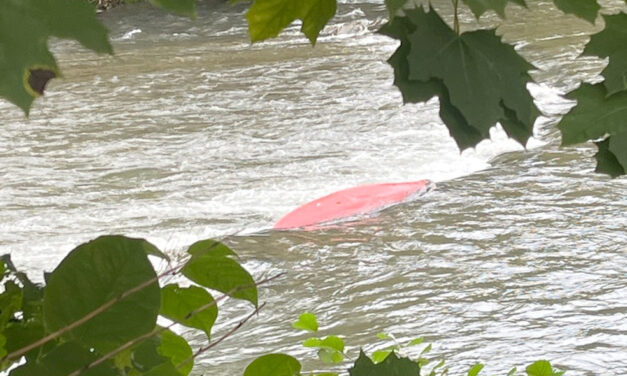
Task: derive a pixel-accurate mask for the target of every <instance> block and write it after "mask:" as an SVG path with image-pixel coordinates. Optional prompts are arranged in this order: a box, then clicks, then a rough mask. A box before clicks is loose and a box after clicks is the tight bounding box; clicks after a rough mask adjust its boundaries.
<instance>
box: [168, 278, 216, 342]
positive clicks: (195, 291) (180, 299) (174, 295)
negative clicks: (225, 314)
mask: <svg viewBox="0 0 627 376" xmlns="http://www.w3.org/2000/svg"><path fill="white" fill-rule="evenodd" d="M201 308H203V309H202V310H199V309H201ZM159 313H160V314H161V315H162V316H164V317H167V318H169V319H170V320H173V321H176V322H178V323H180V324H182V325H185V326H189V327H191V328H196V329H200V330H202V331H204V332H205V334H206V335H207V338H210V337H211V328H212V327H213V324H214V323H215V322H216V318H217V317H218V307H217V305H216V304H215V300H214V299H213V297H212V296H211V294H209V293H208V292H207V291H206V290H205V289H203V288H201V287H198V286H190V287H179V286H178V285H177V284H169V285H167V286H164V287H163V288H162V289H161V311H160V312H159ZM192 313H194V314H193V315H192Z"/></svg>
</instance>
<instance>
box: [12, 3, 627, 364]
mask: <svg viewBox="0 0 627 376" xmlns="http://www.w3.org/2000/svg"><path fill="white" fill-rule="evenodd" d="M605 3H606V4H613V5H614V6H615V7H616V8H615V9H618V8H619V7H620V6H623V7H624V3H623V2H622V1H609V2H605ZM435 4H436V6H437V8H438V9H440V10H441V11H442V13H443V14H450V7H449V5H448V4H449V2H448V1H437V2H435ZM508 10H509V12H508V16H509V17H508V19H507V21H506V22H505V23H504V24H503V26H502V27H501V28H500V29H499V33H500V34H502V35H503V36H504V38H505V39H506V40H508V41H510V42H515V43H516V44H517V49H518V51H519V52H520V53H521V54H522V55H524V56H525V57H526V58H527V59H528V60H530V61H531V62H532V63H533V64H535V66H536V67H538V69H539V70H538V71H535V72H533V77H534V78H535V79H536V84H532V85H530V90H531V92H532V94H533V95H534V98H535V100H536V102H537V104H538V106H539V107H540V108H541V109H542V111H543V112H544V114H545V116H543V117H541V118H540V119H539V120H538V122H537V124H536V135H535V137H534V138H533V139H532V140H531V141H530V143H529V144H528V145H527V146H528V148H527V149H526V150H525V149H523V148H522V147H520V145H517V144H516V143H515V142H513V141H510V140H507V139H506V137H505V136H504V133H503V132H502V131H499V130H495V132H494V134H493V140H492V141H484V142H482V143H481V144H480V145H479V146H478V147H477V148H476V149H474V150H467V151H465V152H463V153H460V152H459V150H458V149H457V148H456V145H455V143H454V142H453V140H452V139H451V138H450V137H449V136H448V132H447V130H446V128H445V127H444V126H443V124H442V123H441V121H440V120H439V118H438V103H437V100H432V101H430V102H428V103H425V104H419V105H407V106H403V105H402V101H401V97H400V94H399V93H398V91H397V90H396V89H395V88H394V87H393V86H392V70H391V68H390V67H389V66H388V65H387V63H386V62H385V60H386V59H387V57H388V56H389V55H390V54H391V53H392V52H393V51H394V49H395V48H396V43H395V42H394V41H393V40H390V39H388V38H386V37H384V36H379V35H376V34H375V33H374V31H375V30H376V29H377V28H378V27H379V26H380V25H381V24H382V23H383V22H384V21H385V17H386V12H385V8H384V7H383V5H381V4H379V3H378V2H364V1H359V0H355V1H345V2H343V3H342V4H340V6H339V9H338V15H337V17H336V18H335V19H334V20H333V21H332V23H331V24H330V25H329V26H328V27H327V28H326V29H325V30H324V31H323V33H322V36H321V38H320V40H319V42H318V44H317V45H316V47H315V48H312V47H311V46H310V45H308V44H307V41H306V40H305V39H304V38H303V37H301V36H299V35H298V28H297V27H292V28H290V29H289V30H288V31H287V32H286V33H284V34H283V35H282V36H281V37H280V38H278V39H275V40H272V41H269V42H267V43H260V44H255V45H251V44H250V43H249V41H248V39H247V35H246V24H245V22H244V18H243V14H244V7H243V6H236V7H229V6H227V5H226V4H224V3H223V2H214V1H208V2H201V3H200V5H199V17H198V19H197V20H195V21H191V20H187V19H182V18H178V17H175V16H172V15H166V14H164V13H162V12H160V11H158V10H155V9H152V8H150V7H149V6H147V5H145V4H139V5H133V6H125V7H120V8H118V9H115V10H113V11H110V12H107V13H106V14H104V15H103V16H102V17H103V20H104V22H105V23H106V24H107V25H108V27H109V28H110V30H111V38H112V41H113V44H114V47H115V51H116V54H115V56H114V57H109V56H97V55H94V54H93V53H91V52H89V51H86V50H84V49H82V48H80V46H78V45H77V44H76V43H73V42H67V41H54V42H53V43H52V46H53V49H54V51H55V52H56V53H57V56H58V58H59V63H60V65H61V68H62V70H63V73H64V76H65V78H64V79H61V80H55V81H53V82H52V83H51V85H50V86H49V90H48V93H47V94H46V96H45V97H44V98H42V99H40V100H38V101H37V102H36V104H35V106H34V108H33V110H32V112H31V116H30V118H29V119H28V120H26V119H25V118H24V117H23V114H22V113H21V112H20V111H19V110H17V109H16V108H14V107H12V106H10V105H9V104H7V103H6V102H2V103H0V110H1V111H2V113H3V124H2V127H3V128H2V132H1V134H0V177H1V179H0V208H2V210H1V211H0V233H1V234H2V236H1V237H0V253H11V254H12V257H13V259H14V261H15V263H16V264H17V266H18V267H20V268H24V269H26V270H27V271H28V272H29V274H30V275H31V276H32V277H33V278H34V279H35V280H39V281H40V280H41V279H42V278H41V272H42V271H44V270H48V271H50V270H52V269H53V268H54V266H55V265H56V264H57V263H58V262H59V261H60V260H61V259H62V258H63V257H64V255H65V254H67V252H69V251H70V250H71V249H72V248H73V247H74V246H76V245H78V244H79V243H81V242H84V241H87V240H89V239H92V238H94V237H96V236H97V235H100V234H110V233H123V234H126V235H129V236H141V237H146V238H147V239H148V240H150V241H152V242H153V243H155V244H156V245H158V246H159V247H160V248H161V249H164V250H166V251H167V252H168V253H170V254H171V255H174V256H176V255H180V254H181V253H182V252H183V251H184V249H185V246H186V245H189V244H190V243H192V242H193V241H195V240H199V239H202V238H207V237H214V238H222V237H226V236H228V235H230V234H235V235H231V236H228V237H227V238H226V239H225V242H227V243H228V244H229V245H231V246H232V247H233V248H234V249H235V250H236V251H237V252H238V253H239V255H240V256H241V257H242V260H243V262H244V264H245V266H246V267H247V268H248V269H249V270H250V271H251V272H252V273H253V274H254V276H255V277H256V278H258V279H261V278H264V277H268V276H271V275H274V274H276V273H281V272H284V273H286V274H285V276H284V277H282V278H281V279H279V280H278V281H276V282H274V283H273V284H272V285H271V286H268V287H264V288H262V290H261V299H260V300H261V301H264V302H267V306H266V307H264V309H263V310H262V311H261V312H260V314H259V315H258V316H257V317H255V318H254V319H252V320H251V322H250V323H248V324H247V326H246V327H244V328H243V329H241V330H240V331H238V332H237V333H236V334H235V335H233V336H232V337H229V338H228V339H227V340H225V341H224V342H223V343H221V344H220V346H218V347H216V348H215V349H212V351H211V352H209V353H207V354H205V355H203V356H202V357H201V358H200V359H198V361H197V363H198V365H197V366H196V368H195V371H194V374H195V375H209V374H210V375H216V376H222V375H224V376H226V375H229V376H230V375H238V374H242V371H243V369H244V368H245V366H246V365H247V364H248V363H249V362H250V361H251V360H252V359H253V358H254V357H256V356H259V355H261V354H264V353H268V352H271V351H281V352H287V353H290V354H292V355H296V356H298V357H301V358H304V359H309V360H306V361H305V362H304V364H305V366H306V367H307V369H309V370H322V369H324V367H323V366H321V365H320V364H319V363H317V362H314V361H313V358H314V356H315V354H314V353H313V352H309V351H306V350H303V349H302V347H301V346H300V344H299V343H300V342H301V341H302V340H303V339H304V338H306V335H305V334H302V333H299V332H296V331H294V330H293V329H291V327H290V323H291V322H292V321H294V320H296V318H297V317H298V315H299V314H300V313H302V312H304V311H312V312H315V313H316V314H317V315H318V317H319V321H320V322H321V324H322V327H321V328H322V330H321V335H326V334H338V335H340V336H342V337H343V338H345V339H346V341H347V344H348V352H349V354H350V355H351V356H352V357H353V358H355V357H356V355H357V353H358V349H359V347H360V346H365V349H366V350H368V351H371V350H372V349H373V348H374V347H373V344H374V343H376V342H377V339H376V334H377V333H378V332H381V331H385V332H390V333H393V334H394V335H395V336H397V337H398V338H399V339H401V340H405V339H410V338H414V337H417V336H425V337H426V339H427V341H428V342H433V343H434V345H433V350H432V352H431V354H432V355H433V357H442V356H443V357H446V359H447V364H448V365H449V367H450V369H451V374H462V372H464V370H467V369H468V368H469V367H470V366H471V365H472V364H474V362H475V361H482V362H485V363H486V364H487V365H486V369H485V371H484V372H486V371H487V372H486V374H488V373H499V374H503V373H506V372H507V370H509V369H510V368H511V367H513V366H518V367H519V369H521V366H523V365H526V364H528V363H529V362H531V361H532V360H536V359H541V358H544V359H549V360H551V361H552V362H553V363H554V364H555V365H556V366H558V367H560V368H564V369H567V370H568V373H567V375H572V376H575V375H625V374H627V278H626V275H627V232H626V228H627V214H626V211H627V210H626V209H627V185H626V180H625V178H624V177H623V178H620V179H614V180H612V179H609V178H608V177H606V176H603V175H598V174H594V173H593V172H592V171H593V169H594V161H593V158H592V155H593V154H594V153H595V149H594V148H593V147H591V146H589V145H582V146H579V147H571V148H560V147H559V142H560V140H559V132H557V130H556V127H555V125H556V123H557V121H558V119H559V115H560V114H563V113H565V112H566V111H568V109H569V108H570V106H572V103H571V102H568V101H565V100H564V99H562V98H561V97H560V96H559V94H560V93H565V92H566V91H568V90H571V89H573V88H574V87H576V85H577V84H578V83H579V82H580V81H581V80H588V81H590V80H593V81H594V80H598V79H599V76H598V74H599V72H600V71H601V70H602V69H603V62H602V61H600V60H598V59H594V58H583V59H578V60H575V58H576V57H577V55H578V54H579V53H580V52H581V50H582V48H583V45H584V44H585V42H586V40H587V35H588V34H589V33H591V32H593V31H594V30H598V28H599V24H601V21H599V22H597V26H596V27H593V26H591V25H590V24H587V23H586V22H583V21H580V20H577V19H575V18H574V17H563V16H561V15H560V14H559V13H558V12H556V11H555V9H554V8H553V7H552V5H550V2H546V1H541V2H538V1H534V2H531V5H530V10H529V11H525V10H523V9H522V8H517V7H511V8H508ZM496 22H498V20H497V19H496V18H494V17H491V16H487V17H484V18H482V19H481V22H480V26H487V25H491V24H495V23H496ZM475 26H476V24H475V21H474V20H473V19H472V17H470V15H469V14H468V13H464V14H463V15H462V28H466V29H469V28H473V27H475ZM423 178H428V179H431V180H434V181H435V182H437V185H438V188H437V189H436V190H435V191H433V192H430V193H429V194H427V195H425V196H423V197H421V198H419V199H417V200H415V201H412V202H410V203H406V204H403V205H398V206H395V207H391V208H388V209H386V210H384V211H382V212H380V213H376V214H374V215H372V216H370V217H368V218H365V219H363V220H361V221H358V222H355V223H349V224H343V225H338V226H333V227H329V228H324V229H319V230H317V231H310V232H305V231H292V232H275V231H270V230H269V228H271V227H272V225H273V223H274V222H275V221H276V220H277V219H279V218H280V217H281V216H282V215H283V214H285V213H287V212H288V211H290V210H291V209H293V208H295V207H297V206H298V205H299V204H302V203H304V202H306V201H309V200H311V199H314V198H317V197H319V196H322V195H324V194H327V193H330V192H333V191H335V190H338V189H342V188H346V187H350V186H354V185H357V184H365V183H378V182H388V181H409V180H418V179H423ZM221 309H222V311H221V315H220V317H219V322H220V324H218V325H216V327H215V331H216V336H218V335H220V334H221V333H224V332H225V331H226V330H228V328H230V327H231V326H232V325H234V324H235V323H237V322H238V321H239V320H240V319H241V318H242V317H243V316H244V315H245V314H246V313H247V312H250V307H248V306H246V305H243V304H239V303H236V302H227V304H226V305H225V306H224V307H223V308H221ZM186 335H187V336H188V338H190V339H191V340H192V342H193V343H195V344H199V343H200V342H201V340H202V339H201V337H196V336H194V335H193V334H192V333H186ZM419 350H420V348H416V349H414V350H412V351H410V353H411V354H413V355H415V354H416V351H419ZM343 368H344V369H345V368H346V367H345V366H343ZM340 369H342V368H340ZM464 374H465V372H464Z"/></svg>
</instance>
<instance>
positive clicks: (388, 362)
mask: <svg viewBox="0 0 627 376" xmlns="http://www.w3.org/2000/svg"><path fill="white" fill-rule="evenodd" d="M348 374H349V375H350V376H420V367H419V366H418V364H417V363H416V362H412V361H411V360H409V359H407V358H399V357H397V356H396V354H395V353H394V352H392V353H391V354H390V355H388V356H387V357H386V358H385V360H384V361H383V362H381V363H377V364H374V362H373V361H372V360H370V358H368V357H367V356H366V354H364V352H363V351H362V352H361V353H360V354H359V358H358V359H357V361H356V362H355V365H354V366H353V368H351V369H349V370H348Z"/></svg>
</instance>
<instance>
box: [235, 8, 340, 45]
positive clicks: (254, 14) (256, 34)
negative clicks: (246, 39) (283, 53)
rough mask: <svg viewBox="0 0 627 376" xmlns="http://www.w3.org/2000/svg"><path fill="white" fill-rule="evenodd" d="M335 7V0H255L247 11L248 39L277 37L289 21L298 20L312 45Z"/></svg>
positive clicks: (256, 40) (331, 15)
mask: <svg viewBox="0 0 627 376" xmlns="http://www.w3.org/2000/svg"><path fill="white" fill-rule="evenodd" d="M336 10H337V2H336V0H298V1H295V0H255V2H254V3H253V5H252V6H251V7H250V9H249V10H248V13H246V18H247V19H248V30H249V33H250V38H251V40H252V41H253V42H258V41H262V40H265V39H268V38H273V37H276V36H277V35H279V33H280V32H281V31H282V30H283V29H285V28H286V27H288V26H289V25H290V24H291V23H292V22H294V21H295V20H301V21H302V22H303V25H302V27H301V31H302V32H303V33H304V34H305V35H306V36H307V38H308V39H309V41H310V42H311V44H315V43H316V40H317V39H318V35H319V34H320V31H321V30H322V28H323V27H324V26H325V25H326V24H327V22H329V20H330V19H331V17H333V16H334V15H335V12H336Z"/></svg>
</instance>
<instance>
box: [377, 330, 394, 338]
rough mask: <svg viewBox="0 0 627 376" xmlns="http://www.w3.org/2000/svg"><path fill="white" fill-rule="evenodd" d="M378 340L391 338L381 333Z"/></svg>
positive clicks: (378, 334)
mask: <svg viewBox="0 0 627 376" xmlns="http://www.w3.org/2000/svg"><path fill="white" fill-rule="evenodd" d="M377 338H379V339H390V338H391V337H390V336H389V335H388V334H387V333H383V332H380V333H377Z"/></svg>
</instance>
